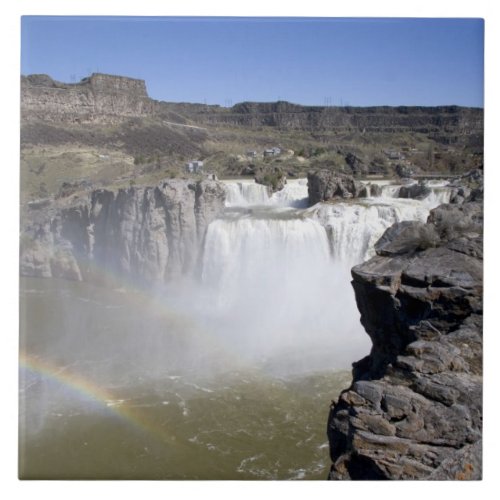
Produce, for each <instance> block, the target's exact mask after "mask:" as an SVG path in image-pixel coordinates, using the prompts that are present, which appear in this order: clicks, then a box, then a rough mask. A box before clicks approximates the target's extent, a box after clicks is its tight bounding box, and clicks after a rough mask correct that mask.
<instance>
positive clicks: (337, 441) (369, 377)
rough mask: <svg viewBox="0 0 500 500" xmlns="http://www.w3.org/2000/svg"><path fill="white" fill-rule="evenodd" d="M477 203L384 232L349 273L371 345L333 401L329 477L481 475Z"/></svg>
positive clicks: (479, 214)
mask: <svg viewBox="0 0 500 500" xmlns="http://www.w3.org/2000/svg"><path fill="white" fill-rule="evenodd" d="M481 228H482V207H481V205H480V204H477V203H466V204H464V205H462V206H460V207H457V206H451V205H442V206H441V207H438V208H437V209H435V210H433V211H432V212H431V215H430V216H429V220H428V223H427V224H425V225H424V224H419V223H402V224H396V225H394V226H393V227H391V228H389V229H388V230H387V231H386V233H385V234H384V235H383V237H382V238H381V239H380V240H379V242H378V243H377V244H376V251H377V256H375V257H374V258H372V259H371V260H369V261H367V262H365V263H364V264H361V265H359V266H356V267H354V268H353V270H352V276H353V287H354V290H355V294H356V301H357V304H358V308H359V311H360V313H361V322H362V324H363V326H364V327H365V329H366V331H367V333H368V335H369V336H370V337H371V339H372V342H373V347H372V351H371V353H370V355H369V356H367V357H366V358H364V359H362V360H361V361H359V362H357V363H355V364H354V369H353V384H352V386H351V387H350V388H349V389H348V390H346V391H344V392H343V393H342V394H341V396H340V398H339V400H338V402H337V404H336V405H332V408H331V411H330V416H329V420H328V436H329V441H330V454H331V458H332V462H333V465H332V469H331V472H330V478H331V479H479V478H481V435H482V282H483V278H482V276H483V266H482V229H481Z"/></svg>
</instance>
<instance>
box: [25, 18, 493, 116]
mask: <svg viewBox="0 0 500 500" xmlns="http://www.w3.org/2000/svg"><path fill="white" fill-rule="evenodd" d="M483 37H484V24H483V21H482V20H480V19H411V18H407V19H362V18H357V19H335V18H323V19H312V18H295V19H292V18H168V17H163V18H162V17H149V18H148V17H138V18H133V17H45V16H42V17H32V16H28V17H23V18H22V40H21V51H22V54H21V71H22V73H23V74H25V75H26V74H31V73H47V74H49V75H50V76H52V77H53V78H55V79H56V80H59V81H63V82H71V81H78V80H80V79H81V78H83V77H85V76H88V75H89V74H90V73H92V72H101V73H110V74H117V75H124V76H130V77H135V78H142V79H144V80H146V84H147V88H148V92H149V95H150V96H151V97H152V98H154V99H159V100H165V101H184V102H206V103H208V104H222V105H228V104H231V103H232V104H235V103H237V102H241V101H276V100H278V99H281V100H287V101H291V102H295V103H299V104H319V105H322V104H325V103H328V104H334V105H339V104H349V105H352V106H371V105H391V106H393V105H424V106H434V105H441V104H458V105H463V106H479V107H482V106H483V100H484V95H483V73H484V60H483V50H484V41H483Z"/></svg>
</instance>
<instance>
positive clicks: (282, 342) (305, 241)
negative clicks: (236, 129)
mask: <svg viewBox="0 0 500 500" xmlns="http://www.w3.org/2000/svg"><path fill="white" fill-rule="evenodd" d="M349 281H350V280H349V269H348V268H346V267H345V266H341V265H339V264H338V263H336V262H335V261H334V260H333V259H332V258H331V253H330V246H329V241H328V237H327V233H326V231H325V228H324V227H323V226H322V225H321V224H320V222H319V221H318V220H315V219H313V218H311V217H305V216H304V211H301V210H293V209H292V210H291V209H282V208H275V207H265V208H262V209H261V210H255V211H253V210H252V211H251V212H236V213H232V214H228V216H226V217H224V218H221V219H218V220H216V221H214V222H212V223H211V224H210V226H209V227H208V231H207V234H206V238H205V248H204V253H203V271H202V283H203V285H204V286H205V287H207V289H208V290H209V292H208V295H209V296H210V298H211V304H212V310H211V312H210V314H211V315H212V318H211V321H212V322H214V323H215V324H216V326H215V327H214V329H215V330H216V331H217V332H218V334H219V335H222V336H224V335H225V336H226V337H227V338H228V341H227V342H228V343H235V342H237V344H238V345H239V349H240V350H241V352H244V356H245V357H253V358H255V357H256V358H257V359H259V360H264V361H267V360H272V362H270V363H271V365H272V367H273V369H283V366H281V368H280V365H283V364H284V365H285V366H286V368H285V370H287V369H291V366H292V365H293V369H294V370H299V371H301V370H306V371H308V370H311V369H319V368H320V367H329V368H332V367H335V366H336V367H345V366H347V365H348V364H349V363H348V361H347V360H349V359H355V356H356V355H358V354H359V353H360V352H361V351H362V350H364V351H367V350H368V348H369V340H368V337H367V336H366V335H365V334H364V332H363V331H362V328H361V325H360V324H359V321H358V318H359V313H358V312H357V309H356V304H355V301H354V294H353V293H348V290H349V287H350V285H349ZM235 339H237V341H236V340H235ZM353 356H354V357H353Z"/></svg>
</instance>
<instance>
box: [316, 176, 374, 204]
mask: <svg viewBox="0 0 500 500" xmlns="http://www.w3.org/2000/svg"><path fill="white" fill-rule="evenodd" d="M307 186H308V192H309V204H310V205H315V204H316V203H319V202H322V201H330V200H334V199H338V198H344V199H346V198H357V197H359V196H360V195H361V196H363V195H364V196H366V186H363V184H361V183H360V182H357V181H355V180H354V178H353V177H352V176H350V175H345V174H340V173H338V172H334V171H332V170H318V171H316V172H314V173H309V174H308V175H307ZM363 191H365V192H363Z"/></svg>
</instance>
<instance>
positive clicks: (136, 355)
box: [20, 179, 447, 479]
mask: <svg viewBox="0 0 500 500" xmlns="http://www.w3.org/2000/svg"><path fill="white" fill-rule="evenodd" d="M225 184H226V193H227V207H226V211H225V213H224V214H223V215H222V216H221V217H220V218H219V219H217V220H215V221H213V222H212V223H211V224H210V225H209V227H208V230H207V233H206V236H205V243H204V248H203V254H202V256H201V260H200V273H199V280H198V281H196V280H194V282H192V281H190V280H185V281H182V280H181V281H176V282H174V283H172V284H170V285H169V286H167V287H165V288H161V289H147V290H142V289H135V288H130V287H127V286H124V287H120V288H118V289H116V290H109V289H104V288H100V287H96V286H93V285H91V284H90V283H84V282H81V283H74V282H58V281H57V280H37V279H23V280H22V281H21V287H22V292H21V318H23V321H22V325H23V326H22V329H21V347H22V367H21V372H20V387H21V389H20V393H21V394H20V450H21V454H20V457H21V458H20V475H21V477H24V478H32V479H40V478H50V479H70V478H71V479H76V478H92V479H95V478H107V479H117V478H126V479H133V478H136V479H291V478H293V479H324V478H325V477H326V475H327V471H328V467H329V458H328V443H327V441H326V436H325V431H324V425H325V418H326V413H325V412H327V411H328V410H327V407H326V406H327V404H328V401H329V399H330V398H331V397H334V395H335V394H336V393H337V394H338V393H339V392H340V391H341V390H342V389H344V388H346V387H347V386H348V385H349V383H350V375H349V371H348V370H349V369H350V365H351V363H352V361H353V360H357V359H360V358H361V357H362V356H364V355H366V354H367V353H368V352H369V349H370V341H369V338H368V336H367V335H366V333H365V332H364V331H363V329H362V327H361V325H360V322H359V312H358V310H357V307H356V304H355V300H354V293H353V291H352V288H351V285H350V280H351V277H350V268H351V266H352V265H353V264H356V263H358V262H361V261H362V260H364V259H365V258H367V257H369V256H370V255H371V252H372V246H373V243H374V242H375V241H376V240H377V238H378V237H379V236H380V235H381V234H382V233H383V231H384V230H385V229H386V227H388V226H389V225H391V224H392V223H393V222H396V221H400V220H408V219H417V220H425V218H426V217H427V214H428V212H429V209H430V208H431V207H432V206H433V205H434V204H437V203H438V202H439V200H440V199H445V197H446V194H447V189H446V187H444V186H431V189H432V190H433V192H434V194H435V196H434V198H432V196H431V195H429V196H428V197H427V199H425V200H422V201H418V200H411V199H398V198H396V197H392V195H394V196H396V192H397V190H398V189H399V186H396V185H391V186H390V188H389V187H387V188H386V189H385V195H383V196H382V197H379V198H366V199H356V200H349V201H342V202H335V203H325V204H318V205H315V206H313V207H309V208H307V183H306V181H305V179H298V180H293V181H289V182H288V184H287V185H286V187H285V188H284V189H283V190H282V191H280V192H278V193H274V194H272V195H270V193H269V192H268V190H267V188H266V187H264V186H260V185H257V184H255V183H253V182H249V181H227V182H226V183H225ZM439 190H442V191H439ZM390 192H392V195H391V196H389V193H390ZM383 193H384V190H383ZM441 196H442V198H439V197H441ZM124 285H127V284H126V283H125V284H124ZM343 370H344V371H343ZM325 404H326V406H325ZM321 408H324V411H323V410H321ZM68 457H70V458H71V459H68Z"/></svg>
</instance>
